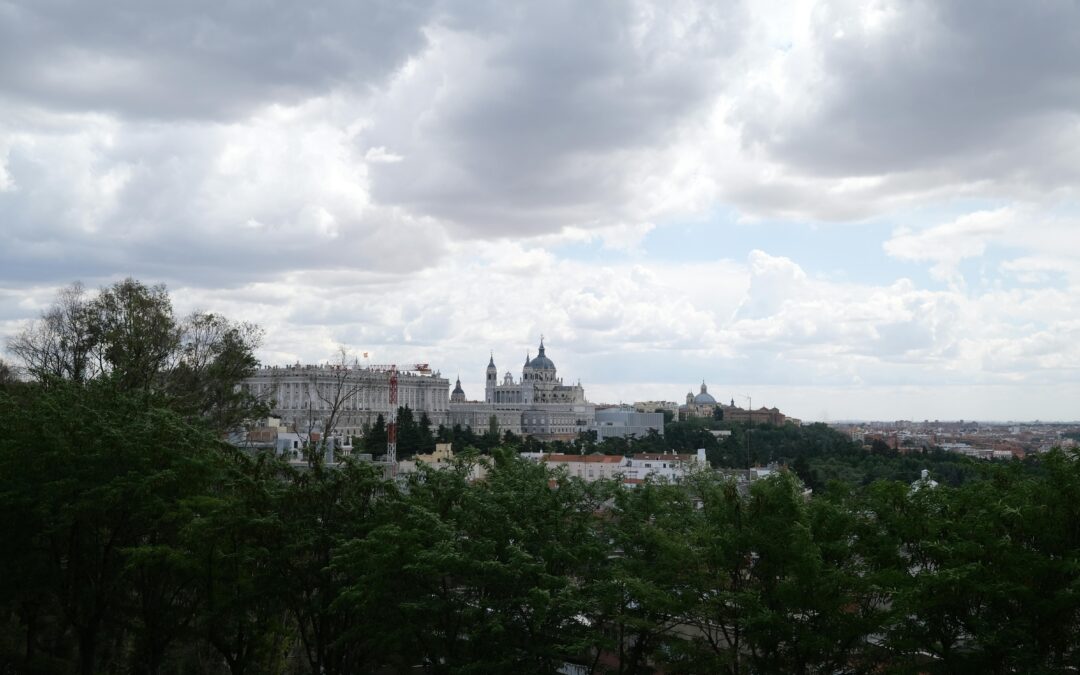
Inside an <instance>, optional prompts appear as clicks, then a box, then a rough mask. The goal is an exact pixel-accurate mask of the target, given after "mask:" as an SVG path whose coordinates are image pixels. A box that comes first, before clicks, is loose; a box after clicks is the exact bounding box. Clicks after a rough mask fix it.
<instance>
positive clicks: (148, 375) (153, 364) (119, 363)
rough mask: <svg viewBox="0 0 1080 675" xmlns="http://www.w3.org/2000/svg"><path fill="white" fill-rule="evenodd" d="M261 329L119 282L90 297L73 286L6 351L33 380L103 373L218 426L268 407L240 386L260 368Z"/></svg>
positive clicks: (160, 290)
mask: <svg viewBox="0 0 1080 675" xmlns="http://www.w3.org/2000/svg"><path fill="white" fill-rule="evenodd" d="M261 337H262V331H261V330H260V329H259V328H258V327H257V326H254V325H252V324H246V323H235V322H232V321H229V320H228V319H226V318H224V317H222V316H220V315H215V314H206V313H199V312H196V313H193V314H192V315H190V316H189V317H187V319H185V320H184V321H183V322H177V321H176V319H175V318H174V316H173V309H172V302H171V300H170V299H169V295H168V292H167V291H166V289H165V286H163V285H156V286H146V285H144V284H142V283H141V282H139V281H136V280H134V279H124V280H123V281H119V282H117V283H115V284H113V285H112V286H109V287H106V288H103V289H102V290H101V291H100V292H99V293H98V295H97V296H95V297H90V296H89V295H88V294H87V293H86V291H85V290H84V289H83V286H82V284H79V283H77V282H76V283H74V284H72V285H71V286H68V287H66V288H64V289H62V290H61V291H60V292H59V293H58V294H57V299H56V301H55V302H54V303H53V305H52V306H51V307H50V308H49V309H48V310H46V311H45V312H44V313H43V314H42V317H41V319H39V320H38V321H36V322H34V323H33V324H31V325H30V326H29V327H28V328H27V329H25V330H24V331H22V332H21V333H19V334H17V335H16V336H15V337H13V338H12V339H11V340H10V341H9V343H8V348H9V350H10V351H11V352H12V353H13V354H14V355H15V357H16V358H17V359H18V360H19V361H20V362H21V363H22V364H23V366H24V367H25V368H26V372H27V373H29V374H30V376H31V377H33V378H35V379H36V380H37V381H38V382H45V383H47V382H49V381H52V380H64V381H71V382H75V383H87V382H90V381H94V380H97V379H100V378H108V379H109V381H110V382H112V384H113V386H115V387H116V388H118V389H121V390H125V391H145V392H149V391H153V392H155V393H157V394H161V395H163V396H165V397H166V399H167V401H168V405H169V406H170V407H172V408H173V409H174V410H176V411H178V412H180V413H181V414H183V415H185V416H190V417H192V418H194V417H199V418H202V419H203V420H205V421H208V422H209V423H210V424H211V426H212V427H213V428H215V429H218V430H221V431H224V430H231V429H234V428H236V427H237V426H238V425H239V424H240V422H241V421H242V420H244V419H245V418H248V417H252V416H256V415H258V414H261V413H264V412H265V406H262V405H260V404H259V402H258V401H255V400H254V398H252V397H251V396H250V395H249V394H248V393H247V392H246V391H243V390H242V389H240V388H238V385H239V384H240V382H241V381H242V380H243V379H244V378H245V377H247V376H248V375H249V374H250V373H251V372H252V370H253V369H254V368H255V367H256V366H257V365H258V363H257V361H256V360H255V357H254V350H255V349H256V348H257V347H258V345H259V342H260V340H261Z"/></svg>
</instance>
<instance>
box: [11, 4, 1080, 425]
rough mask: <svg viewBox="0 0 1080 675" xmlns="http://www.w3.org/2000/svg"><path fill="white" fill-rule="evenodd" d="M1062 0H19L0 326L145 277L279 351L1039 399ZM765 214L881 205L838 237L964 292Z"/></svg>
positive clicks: (1060, 343)
mask: <svg viewBox="0 0 1080 675" xmlns="http://www.w3.org/2000/svg"><path fill="white" fill-rule="evenodd" d="M1077 11H1078V10H1077V9H1076V8H1075V7H1073V6H1071V5H1068V4H1064V3H1044V4H1040V5H1038V6H1031V7H1029V6H1026V5H1025V6H1023V7H1020V6H1013V5H1008V4H1004V3H1001V4H995V6H994V7H993V9H986V8H981V9H980V10H979V11H976V10H973V9H972V8H971V7H970V6H969V5H965V4H963V3H958V2H951V1H950V2H944V3H930V2H912V3H894V2H888V1H875V2H870V3H854V2H848V1H847V0H835V1H834V0H821V1H816V2H812V1H809V0H807V1H806V2H796V3H791V2H784V1H781V0H763V1H762V2H754V3H742V2H730V3H720V4H717V3H705V2H693V1H690V0H678V1H677V2H671V3H655V2H647V1H645V0H634V1H631V2H607V1H606V0H605V1H601V2H595V3H590V4H588V5H581V4H574V3H569V2H561V1H557V2H530V3H524V4H522V3H515V4H506V3H472V4H466V5H463V4H454V3H444V2H438V1H437V0H432V1H431V2H424V1H421V2H410V3H404V4H402V3H384V2H365V3H352V2H347V3H346V2H336V1H330V2H326V3H319V4H318V5H304V6H302V7H300V6H294V5H284V4H281V3H276V2H274V1H270V2H266V3H256V4H250V3H247V4H245V3H241V4H220V3H218V4H207V3H203V4H199V5H190V4H186V5H185V4H182V3H173V4H169V5H165V4H160V3H143V2H134V1H128V0H119V1H117V2H111V3H106V4H104V5H100V4H99V5H95V6H89V5H84V4H79V3H70V2H62V1H59V0H57V1H55V2H35V3H23V2H19V3H15V2H6V3H4V2H0V219H2V226H0V333H3V334H10V333H11V332H12V331H14V330H16V329H17V327H18V326H19V325H21V324H20V322H21V321H22V320H23V319H25V318H27V317H30V316H33V315H34V314H36V312H37V311H39V310H40V308H41V307H42V306H43V305H44V304H45V303H47V301H48V298H49V296H50V294H51V291H52V289H53V288H55V287H56V286H58V285H60V284H63V283H66V282H68V281H70V280H73V279H76V278H79V279H82V280H84V281H86V282H87V283H88V284H89V285H91V286H94V285H97V284H100V283H107V282H108V281H110V280H112V279H115V278H117V277H120V276H124V275H128V274H130V275H134V276H137V277H140V278H142V279H145V280H147V281H165V282H167V283H168V284H169V285H170V287H171V288H173V289H174V291H175V292H176V296H177V299H178V302H179V303H180V304H182V305H184V306H185V307H195V306H201V307H204V308H210V309H218V310H219V311H223V312H225V313H227V314H230V315H234V316H238V317H241V318H247V319H251V320H255V321H258V322H260V323H264V324H265V325H266V327H267V329H268V344H267V349H266V352H265V353H264V354H263V355H262V356H263V357H264V358H265V359H266V360H267V361H278V362H281V361H292V360H296V359H300V360H318V359H321V358H326V356H327V355H329V354H332V353H333V346H334V344H336V343H338V342H345V343H347V344H350V345H353V346H355V347H356V348H358V349H360V348H363V349H364V350H367V351H373V352H376V353H381V354H385V355H386V356H387V357H388V358H398V357H401V358H411V357H412V356H417V355H423V356H424V357H425V358H426V359H427V360H429V361H430V362H432V363H433V364H440V367H443V368H445V369H447V370H450V369H454V370H457V369H461V372H462V374H463V375H466V384H467V385H469V379H468V378H470V377H474V376H475V375H470V374H468V373H471V372H473V371H472V370H471V369H472V368H473V363H474V358H475V359H479V360H480V361H482V362H486V358H485V352H486V349H487V348H495V349H497V350H499V353H500V356H499V358H500V366H501V367H502V366H503V364H506V365H507V366H508V365H510V364H516V363H517V362H518V361H519V360H520V359H522V358H523V357H524V354H523V353H518V352H519V351H523V350H524V349H527V348H528V347H530V346H533V345H534V343H535V341H536V338H537V336H538V335H539V334H540V333H541V332H543V333H545V334H547V335H548V336H549V339H550V341H551V345H552V350H553V353H557V354H558V355H559V363H560V368H564V367H565V370H564V371H563V372H564V373H565V374H566V375H567V376H569V377H575V376H578V375H580V376H581V377H582V378H583V379H584V380H585V382H586V384H587V385H590V386H591V385H592V384H593V383H595V384H596V385H598V388H597V389H596V391H601V392H605V391H606V392H611V394H612V395H613V396H614V395H619V396H620V397H621V394H619V389H618V388H619V387H620V386H623V385H624V384H625V385H626V386H627V387H630V386H631V385H632V384H633V383H634V382H641V381H647V382H652V383H668V384H669V385H671V386H675V385H674V383H680V384H678V385H677V386H675V389H674V393H673V394H672V396H674V397H678V396H680V395H681V394H682V393H683V392H684V387H685V386H687V385H689V384H690V383H693V382H696V381H698V380H699V379H700V378H701V377H703V376H705V377H707V378H708V379H709V380H710V384H711V383H712V382H713V381H716V382H718V383H719V382H721V381H728V382H743V383H746V382H758V383H761V386H770V387H776V388H778V390H779V389H783V388H788V389H789V390H791V391H795V389H798V388H800V387H801V388H802V389H799V391H801V392H803V393H802V394H800V396H803V395H807V394H806V392H807V391H810V389H807V387H810V388H812V387H813V386H818V385H820V386H822V387H831V388H832V391H833V392H834V394H833V395H835V396H838V397H839V398H837V400H850V399H846V398H843V395H842V394H839V393H836V392H837V391H839V390H840V389H843V388H844V387H848V386H855V385H856V384H858V383H862V385H865V386H868V387H887V386H895V387H909V386H910V387H913V388H914V389H912V390H911V391H915V390H919V391H923V390H925V388H926V387H932V386H941V387H962V386H967V387H970V386H974V385H972V384H971V383H977V384H978V385H985V386H987V387H999V386H1001V387H1005V386H1009V385H1010V383H1011V384H1012V385H1015V386H1017V387H1021V388H1022V387H1031V386H1034V385H1035V384H1045V385H1047V387H1048V389H1047V390H1048V391H1049V390H1051V388H1052V387H1051V385H1055V383H1060V382H1062V381H1065V380H1067V379H1068V378H1070V377H1075V373H1074V372H1073V370H1072V369H1071V365H1070V364H1071V363H1075V362H1080V354H1078V353H1077V352H1076V347H1074V346H1073V345H1076V344H1080V341H1077V340H1076V339H1075V338H1076V330H1077V329H1076V326H1075V324H1074V323H1073V322H1072V319H1071V317H1074V316H1078V315H1080V306H1078V305H1077V301H1076V300H1075V298H1077V297H1080V294H1077V292H1076V291H1077V290H1078V289H1080V226H1078V221H1077V216H1076V213H1077V209H1076V192H1075V187H1074V186H1075V185H1076V183H1077V179H1078V178H1080V176H1078V175H1077V167H1078V166H1080V133H1078V132H1080V124H1077V121H1078V119H1077V110H1078V106H1080V101H1078V97H1080V94H1078V92H1080V87H1078V86H1077V84H1078V83H1077V82H1076V79H1077V74H1076V72H1077V71H1076V69H1075V66H1074V64H1075V63H1076V62H1077V57H1078V56H1080V54H1077V50H1078V49H1080V47H1078V46H1077V45H1078V44H1080V42H1078V41H1077V40H1075V36H1074V35H1073V33H1074V32H1075V31H1073V28H1072V27H1073V26H1075V25H1077V18H1080V17H1077V16H1076V13H1077ZM971 204H976V205H978V206H965V205H971ZM986 204H991V205H993V206H990V207H987V206H985V205H986ZM925 213H948V214H950V215H948V216H943V217H939V218H936V219H934V220H929V219H928V217H927V216H925V215H920V214H925ZM716 214H724V215H723V216H722V217H718V216H716ZM773 220H779V221H781V224H782V225H785V226H790V225H798V226H800V227H801V226H802V225H804V224H811V225H813V226H815V227H819V228H829V227H840V226H842V227H852V228H856V227H861V226H862V225H860V223H859V221H867V220H869V221H872V222H871V223H870V224H869V227H870V228H871V229H868V230H859V232H860V236H853V237H852V240H853V241H857V242H862V243H863V244H865V242H866V241H867V239H868V237H867V236H866V235H865V234H862V233H865V232H872V231H876V230H874V229H873V228H881V227H882V224H884V227H889V226H890V225H892V224H895V227H894V228H893V231H892V234H891V236H889V237H888V238H887V239H886V240H885V241H881V240H880V239H875V240H874V242H873V244H872V247H873V250H872V251H867V250H860V249H859V248H858V247H857V245H856V244H850V248H847V249H845V250H843V251H840V252H838V253H839V254H838V255H837V256H835V257H836V258H837V259H840V260H843V259H845V258H847V259H851V260H875V259H880V260H881V261H882V262H883V263H893V262H895V261H899V262H901V263H909V264H911V265H912V266H913V267H916V268H917V267H918V266H925V267H928V268H929V269H930V270H931V274H932V275H933V276H934V277H936V278H937V280H944V281H946V282H948V283H945V284H937V283H934V281H931V282H930V283H929V284H924V283H922V281H921V280H922V278H923V275H922V273H921V272H922V270H919V269H913V270H912V274H911V279H907V278H902V276H901V273H896V274H892V275H891V276H890V275H889V270H892V269H898V267H896V266H889V265H882V269H881V270H874V273H873V274H869V273H867V272H866V271H865V269H864V268H865V266H864V267H863V268H859V267H858V266H855V265H853V266H852V267H851V268H850V270H849V269H841V270H828V271H827V272H825V271H823V270H821V269H820V267H821V266H820V265H819V264H817V262H819V261H820V259H821V257H822V256H820V255H818V253H819V252H817V251H815V250H813V246H807V247H805V248H804V249H794V250H793V247H792V246H791V245H790V242H788V241H785V240H784V239H783V237H784V236H785V235H784V231H790V230H785V228H784V227H780V228H774V227H773V225H774V223H773V222H771V221H773ZM733 221H737V222H738V229H735V228H733V227H732V225H731V222H733ZM841 221H842V222H843V225H836V223H838V222H841ZM849 221H855V223H854V224H853V223H851V222H849ZM686 222H693V223H696V224H702V223H703V224H704V225H703V226H702V227H698V228H696V232H697V233H698V234H695V235H694V238H693V239H691V238H690V237H685V236H684V235H683V234H682V233H683V232H684V230H685V228H683V227H682V226H683V225H684V224H685V223H686ZM710 228H712V230H713V231H709V230H710ZM851 231H852V232H855V230H851ZM701 232H707V233H708V236H701V234H700V233H701ZM830 241H836V238H830ZM781 252H783V254H781ZM748 253H749V254H748ZM747 254H748V255H747ZM691 260H692V261H694V262H688V261H691ZM703 260H704V262H702V261H703ZM973 263H977V266H978V269H979V271H978V277H979V278H978V279H976V278H975V276H974V275H972V273H971V271H970V270H971V268H972V267H973V266H975V265H973ZM856 269H858V270H859V271H855V270H856ZM899 269H901V270H903V268H899ZM834 272H837V273H836V274H834ZM904 273H906V272H904ZM830 278H833V279H835V278H843V279H845V281H844V282H843V283H839V282H836V281H830V280H829V279H830ZM503 350H505V356H503V355H501V354H502V353H503ZM481 365H483V363H481ZM702 371H706V372H702ZM604 387H606V388H604ZM838 388H839V389H838ZM919 388H922V389H919ZM474 389H475V387H474ZM1019 390H1020V389H1017V391H1019ZM627 391H629V389H628V390H627ZM721 391H722V388H721ZM1025 391H1027V390H1025ZM800 400H805V399H800ZM994 400H997V399H994ZM755 401H757V395H756V394H755ZM777 402H778V403H779V402H781V401H777ZM995 405H996V404H995ZM815 412H816V411H815Z"/></svg>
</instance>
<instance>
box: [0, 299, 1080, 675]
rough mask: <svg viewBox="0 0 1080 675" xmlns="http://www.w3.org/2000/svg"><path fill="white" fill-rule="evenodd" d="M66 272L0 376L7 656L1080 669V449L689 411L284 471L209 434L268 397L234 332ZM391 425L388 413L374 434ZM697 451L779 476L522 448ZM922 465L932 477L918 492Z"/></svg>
mask: <svg viewBox="0 0 1080 675" xmlns="http://www.w3.org/2000/svg"><path fill="white" fill-rule="evenodd" d="M69 290H70V293H69V294H68V295H66V296H63V297H61V299H60V301H59V302H58V305H57V308H55V312H53V313H52V314H49V317H52V318H51V319H49V321H51V322H52V323H49V321H46V325H45V327H44V328H42V331H44V332H41V333H34V334H33V335H29V336H26V337H27V340H28V342H27V343H26V344H28V345H29V346H30V347H33V348H35V349H36V348H40V349H39V351H37V352H32V353H31V354H30V356H31V357H33V358H38V357H40V358H38V360H37V361H32V360H25V359H24V365H27V366H28V367H31V369H32V370H33V368H39V369H38V370H37V371H35V372H34V375H35V377H37V378H38V379H37V380H36V381H34V382H15V381H11V380H10V378H9V379H8V381H5V382H0V541H3V543H4V545H3V546H2V547H0V671H3V672H80V673H86V674H90V673H129V672H131V673H193V672H211V673H223V672H230V673H234V674H241V673H290V674H291V673H296V674H297V675H300V674H309V673H327V674H330V675H341V674H345V673H364V672H416V671H423V672H428V673H447V674H449V673H493V672H495V673H498V672H525V673H550V672H555V671H557V670H558V669H559V668H560V667H561V666H562V665H563V664H564V663H566V662H573V663H577V664H580V665H582V666H583V667H585V669H586V670H588V671H589V672H591V673H607V672H617V673H650V672H657V671H662V672H667V673H705V672H707V673H731V674H733V675H734V674H739V673H788V672H791V673H833V672H853V673H855V672H861V673H869V672H896V673H915V672H927V673H983V672H991V673H1052V672H1068V671H1069V670H1070V669H1073V668H1075V664H1076V663H1077V662H1078V660H1080V527H1078V526H1077V523H1080V455H1078V454H1077V453H1065V452H1061V451H1055V452H1052V453H1048V454H1046V455H1042V456H1038V457H1035V458H1030V459H1029V460H1027V461H1025V462H1023V463H1020V462H1014V463H1009V464H994V463H989V464H976V463H974V462H972V461H970V460H967V459H965V458H958V457H956V456H953V455H947V454H945V453H933V452H928V453H920V454H910V455H905V454H901V453H897V452H896V451H893V450H891V449H889V448H883V447H878V448H877V449H876V450H871V451H869V452H868V451H866V450H864V449H863V448H862V447H861V446H857V445H855V444H853V443H851V442H850V441H849V440H848V439H846V438H844V437H843V436H842V435H840V434H837V433H836V432H834V431H833V430H831V429H829V428H828V427H825V426H823V425H810V426H807V427H802V428H799V427H792V426H785V427H768V426H755V427H753V428H749V427H745V426H742V425H732V424H728V423H725V422H723V421H718V420H691V421H688V422H680V423H673V424H671V425H670V426H669V427H668V433H666V434H665V435H664V436H659V435H658V434H649V435H647V436H646V437H644V438H635V439H607V440H605V441H604V442H602V443H598V442H597V441H596V438H595V437H594V436H591V435H582V436H580V437H579V438H578V439H577V440H576V441H574V442H573V443H552V444H548V445H543V444H540V443H539V442H537V441H535V439H530V438H518V437H516V436H514V435H513V434H505V433H503V434H500V433H499V432H498V430H497V429H489V430H488V432H487V433H483V434H481V435H479V436H478V435H476V434H474V433H473V432H472V431H471V430H468V429H465V430H463V429H461V428H460V427H454V428H452V429H447V428H443V427H440V429H439V430H438V433H437V437H438V438H439V439H440V440H445V441H450V442H453V443H454V444H455V447H456V448H457V449H458V451H459V454H458V458H457V460H456V461H455V463H454V464H453V465H452V466H450V467H444V468H440V469H438V470H436V469H432V468H427V467H422V468H421V469H420V471H419V473H416V474H411V475H409V476H407V477H402V478H400V479H397V480H394V479H391V478H389V477H388V476H387V475H386V474H385V473H384V471H383V468H382V467H381V465H377V464H371V463H360V462H356V461H354V460H352V459H348V458H346V459H344V460H343V461H342V462H340V463H339V464H337V465H335V466H334V467H333V468H330V467H328V466H327V465H326V464H324V463H323V462H319V461H313V462H311V463H310V464H309V465H308V466H305V467H304V468H303V469H302V470H297V469H292V468H290V467H289V466H288V465H287V464H285V463H284V462H281V461H279V460H277V459H275V458H273V457H270V456H264V455H258V454H247V453H245V452H242V451H239V450H236V449H234V448H231V447H227V446H224V445H223V444H222V443H221V442H220V441H219V440H218V438H219V436H220V433H219V432H220V430H221V429H222V428H226V427H227V426H228V425H230V424H233V423H234V421H235V420H236V419H238V418H237V415H238V414H239V413H240V412H241V411H243V410H245V409H250V408H248V407H247V406H248V403H247V402H245V401H244V400H242V397H241V398H240V399H234V398H232V397H233V395H234V394H235V389H234V388H231V387H230V386H229V385H228V383H229V382H232V381H234V379H235V378H237V377H240V376H241V374H242V373H244V372H245V371H246V369H247V368H249V367H250V366H251V365H252V363H253V361H252V360H251V358H250V345H251V340H252V335H253V333H250V332H247V330H248V329H245V328H243V327H240V326H237V325H235V324H231V323H229V322H227V321H224V320H222V319H219V318H217V317H214V316H211V315H202V316H201V318H198V319H196V320H195V321H194V323H189V324H186V325H188V326H189V327H190V326H196V327H197V330H196V333H199V335H202V337H199V336H198V335H195V333H192V332H191V331H190V330H187V329H185V330H179V331H176V332H174V329H175V327H176V324H175V323H172V324H170V321H171V309H170V308H169V307H168V305H167V296H165V295H164V290H163V289H159V288H146V287H144V286H142V285H140V284H137V283H136V282H123V283H121V284H118V285H117V286H115V287H113V288H112V289H107V290H106V291H105V292H103V294H102V296H101V297H102V298H103V299H102V300H101V302H100V305H99V304H93V307H94V308H95V312H97V314H94V313H85V312H83V309H86V308H88V307H90V306H91V305H89V304H87V301H85V299H84V298H83V297H82V295H81V293H80V292H76V291H77V290H78V289H69ZM94 303H97V301H96V300H95V301H94ZM80 308H82V309H80ZM46 318H47V319H48V317H46ZM155 322H156V323H155ZM152 323H153V324H154V325H153V326H151V325H150V324H152ZM170 325H171V326H172V327H170ZM39 328H41V327H40V326H39ZM144 332H145V333H146V335H145V338H144V339H145V340H146V341H147V343H148V344H140V339H142V338H140V337H139V336H140V335H141V334H143V333H144ZM256 332H257V331H256ZM173 340H175V344H174V343H173V342H172V341H173ZM169 345H172V346H169ZM23 346H26V345H23ZM398 421H399V425H400V428H399V445H400V446H401V448H402V452H403V454H411V453H415V452H426V451H429V450H430V449H431V448H432V447H433V445H434V441H435V438H436V435H435V434H433V433H432V431H431V425H430V421H429V420H427V419H426V418H425V417H424V416H421V418H420V419H419V420H416V419H414V418H413V416H412V412H411V411H410V410H409V409H408V408H402V409H401V410H400V411H399V413H398ZM717 429H728V430H730V431H731V435H730V436H729V437H720V438H718V437H717V436H715V435H713V434H712V433H709V432H710V431H715V430H717ZM385 443H386V426H385V422H384V421H383V420H382V418H379V419H378V420H377V421H376V423H375V425H374V426H373V427H372V428H371V429H367V430H366V431H365V433H364V436H363V439H362V444H363V446H364V447H365V449H367V450H368V451H369V452H372V454H376V455H379V454H382V452H383V450H384V448H385ZM699 447H704V448H705V449H706V451H707V453H708V456H709V457H710V459H711V460H712V461H713V462H714V463H717V464H720V465H727V466H739V465H741V464H743V463H745V461H746V454H745V453H746V452H747V448H749V449H750V461H752V462H764V461H770V460H774V461H779V462H786V463H787V464H788V465H789V466H790V468H791V470H790V471H781V472H779V473H778V474H776V475H774V476H772V477H770V478H767V479H763V480H760V481H757V482H755V483H753V484H752V485H749V486H748V485H746V484H737V483H736V482H734V480H729V479H727V478H725V477H724V476H723V475H722V474H720V473H716V472H713V471H701V472H699V473H695V474H692V475H690V476H688V477H687V478H686V479H684V480H682V481H680V482H678V483H674V484H672V483H666V482H658V481H653V480H647V481H645V482H644V483H642V484H639V485H637V486H636V487H634V488H628V487H625V486H624V485H622V484H621V483H613V482H606V481H600V482H596V483H591V484H586V483H584V482H582V481H580V480H578V479H571V478H568V477H567V475H566V474H565V473H562V472H552V471H550V470H548V469H547V468H546V467H545V466H544V465H541V464H538V463H532V462H528V461H525V460H523V459H521V458H520V457H518V456H517V454H516V452H517V451H519V450H521V451H535V450H540V449H547V450H553V451H561V452H586V451H596V450H599V451H606V452H616V453H630V452H642V451H650V452H657V451H663V450H669V449H672V448H674V449H677V450H681V451H692V450H694V449H696V448H699ZM922 468H929V469H930V470H931V473H932V475H933V477H934V479H935V480H936V481H938V483H939V485H938V487H936V488H931V487H929V486H928V485H925V484H920V485H919V486H917V489H916V488H915V487H913V486H912V484H911V482H912V481H913V480H914V479H915V477H916V476H917V474H918V471H919V470H921V469H922ZM478 476H482V477H481V478H480V479H477V477H478ZM805 485H809V486H811V487H813V488H815V490H814V493H813V497H810V496H809V495H808V494H806V493H805V492H804V486H805Z"/></svg>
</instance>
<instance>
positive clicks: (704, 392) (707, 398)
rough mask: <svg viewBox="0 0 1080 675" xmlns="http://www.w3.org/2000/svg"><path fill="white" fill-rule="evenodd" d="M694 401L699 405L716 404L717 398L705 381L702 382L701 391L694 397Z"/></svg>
mask: <svg viewBox="0 0 1080 675" xmlns="http://www.w3.org/2000/svg"><path fill="white" fill-rule="evenodd" d="M694 403H696V404H697V405H716V399H715V398H713V397H712V394H710V393H709V388H708V387H706V386H705V383H704V382H702V383H701V393H700V394H698V395H697V396H695V397H694Z"/></svg>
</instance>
